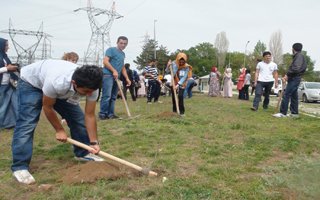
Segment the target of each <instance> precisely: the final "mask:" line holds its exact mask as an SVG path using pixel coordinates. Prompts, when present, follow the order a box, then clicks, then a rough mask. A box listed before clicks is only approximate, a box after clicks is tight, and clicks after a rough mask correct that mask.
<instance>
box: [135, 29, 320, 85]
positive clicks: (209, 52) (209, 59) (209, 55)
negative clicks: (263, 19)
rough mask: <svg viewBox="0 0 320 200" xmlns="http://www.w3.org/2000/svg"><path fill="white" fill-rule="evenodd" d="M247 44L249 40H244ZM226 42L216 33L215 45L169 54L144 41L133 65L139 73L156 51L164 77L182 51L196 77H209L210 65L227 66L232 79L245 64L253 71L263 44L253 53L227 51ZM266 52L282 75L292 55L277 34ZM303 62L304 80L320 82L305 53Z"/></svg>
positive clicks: (224, 36) (222, 33)
mask: <svg viewBox="0 0 320 200" xmlns="http://www.w3.org/2000/svg"><path fill="white" fill-rule="evenodd" d="M248 43H249V41H248ZM228 47H229V41H228V39H227V37H226V33H225V32H221V33H218V34H217V36H216V40H215V43H214V44H212V43H210V42H203V43H200V44H197V45H196V46H194V47H190V48H189V49H177V50H176V51H174V52H169V51H168V49H167V47H165V46H163V45H158V42H157V41H155V40H153V39H149V38H145V40H144V43H143V46H142V51H141V53H140V55H139V56H137V57H136V59H135V60H134V63H135V64H136V65H137V69H138V70H143V69H144V67H145V66H146V65H147V63H148V61H149V60H150V59H153V58H154V56H155V54H154V52H155V51H156V59H157V61H158V65H157V67H158V69H159V71H160V72H161V73H162V74H164V69H165V67H166V64H167V62H168V60H169V59H171V60H174V59H175V56H176V55H177V53H178V52H184V53H186V54H187V55H188V63H189V64H190V65H192V67H193V73H194V74H196V75H197V76H204V75H207V74H209V72H210V71H211V68H212V66H216V67H217V68H218V69H219V71H220V72H223V71H224V70H225V68H226V67H228V66H229V67H231V68H232V71H233V77H234V78H235V77H238V75H239V71H240V70H239V69H240V68H241V67H242V66H244V65H245V67H247V68H250V70H251V72H254V71H255V67H256V64H257V60H258V59H262V53H263V52H264V51H266V50H267V45H266V44H265V43H263V42H261V41H260V40H259V41H258V42H257V43H256V44H255V47H254V50H253V52H249V53H247V52H229V51H228ZM269 51H270V52H271V53H272V55H273V60H274V62H275V63H277V65H278V68H279V71H278V72H279V75H282V76H283V75H284V74H285V72H286V71H287V69H288V67H289V66H290V64H291V62H292V54H290V53H283V52H282V35H281V32H280V31H277V32H275V33H273V34H272V36H271V38H270V42H269ZM302 53H303V54H304V55H305V56H306V59H307V71H306V73H305V75H304V80H306V81H317V82H320V73H319V72H316V71H314V64H315V61H313V60H312V59H311V58H310V56H309V55H308V54H307V51H303V52H302Z"/></svg>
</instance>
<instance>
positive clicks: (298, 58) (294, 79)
mask: <svg viewBox="0 0 320 200" xmlns="http://www.w3.org/2000/svg"><path fill="white" fill-rule="evenodd" d="M301 51H302V44H301V43H295V44H293V46H292V53H293V61H292V63H291V65H290V66H289V69H288V71H287V73H286V75H285V76H284V77H283V81H288V83H287V87H286V89H285V91H284V95H283V98H282V101H281V106H280V113H277V114H274V115H273V116H274V117H287V116H288V115H287V112H288V106H289V100H290V101H291V102H290V111H291V114H290V116H292V117H298V116H299V115H298V114H299V111H298V104H299V103H298V102H299V101H298V87H299V85H300V82H301V76H302V75H303V74H304V72H305V71H306V69H307V63H306V58H305V57H304V55H303V54H302V53H301Z"/></svg>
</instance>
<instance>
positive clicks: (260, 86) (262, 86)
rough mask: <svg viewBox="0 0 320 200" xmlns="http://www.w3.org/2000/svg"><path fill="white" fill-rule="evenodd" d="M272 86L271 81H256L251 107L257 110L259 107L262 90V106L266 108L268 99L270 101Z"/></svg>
mask: <svg viewBox="0 0 320 200" xmlns="http://www.w3.org/2000/svg"><path fill="white" fill-rule="evenodd" d="M272 86H273V81H271V82H261V81H258V82H257V86H256V93H255V95H254V100H253V107H254V108H255V109H256V110H258V108H259V103H260V101H261V96H262V94H263V90H264V100H263V108H264V109H267V108H268V106H269V101H270V92H271V88H272Z"/></svg>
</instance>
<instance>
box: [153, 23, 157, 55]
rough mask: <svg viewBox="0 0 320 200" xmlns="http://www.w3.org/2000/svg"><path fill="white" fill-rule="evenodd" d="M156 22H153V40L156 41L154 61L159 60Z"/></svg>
mask: <svg viewBox="0 0 320 200" xmlns="http://www.w3.org/2000/svg"><path fill="white" fill-rule="evenodd" d="M156 22H157V20H156V19H155V20H153V40H154V59H157V51H156V48H157V47H156Z"/></svg>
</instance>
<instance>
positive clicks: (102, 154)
mask: <svg viewBox="0 0 320 200" xmlns="http://www.w3.org/2000/svg"><path fill="white" fill-rule="evenodd" d="M67 142H69V143H71V144H73V145H76V146H78V147H81V148H83V149H86V150H88V151H90V150H92V147H90V146H88V145H86V144H83V143H81V142H78V141H76V140H73V139H71V138H67ZM98 155H99V156H102V157H104V158H107V159H109V160H112V161H115V162H118V163H120V164H123V165H125V166H127V167H130V168H132V169H135V170H137V171H139V172H143V171H144V169H143V168H142V167H140V166H138V165H135V164H133V163H130V162H128V161H125V160H123V159H121V158H118V157H115V156H113V155H111V154H108V153H106V152H103V151H99V153H98ZM148 175H149V176H158V174H157V173H156V172H154V171H148Z"/></svg>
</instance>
